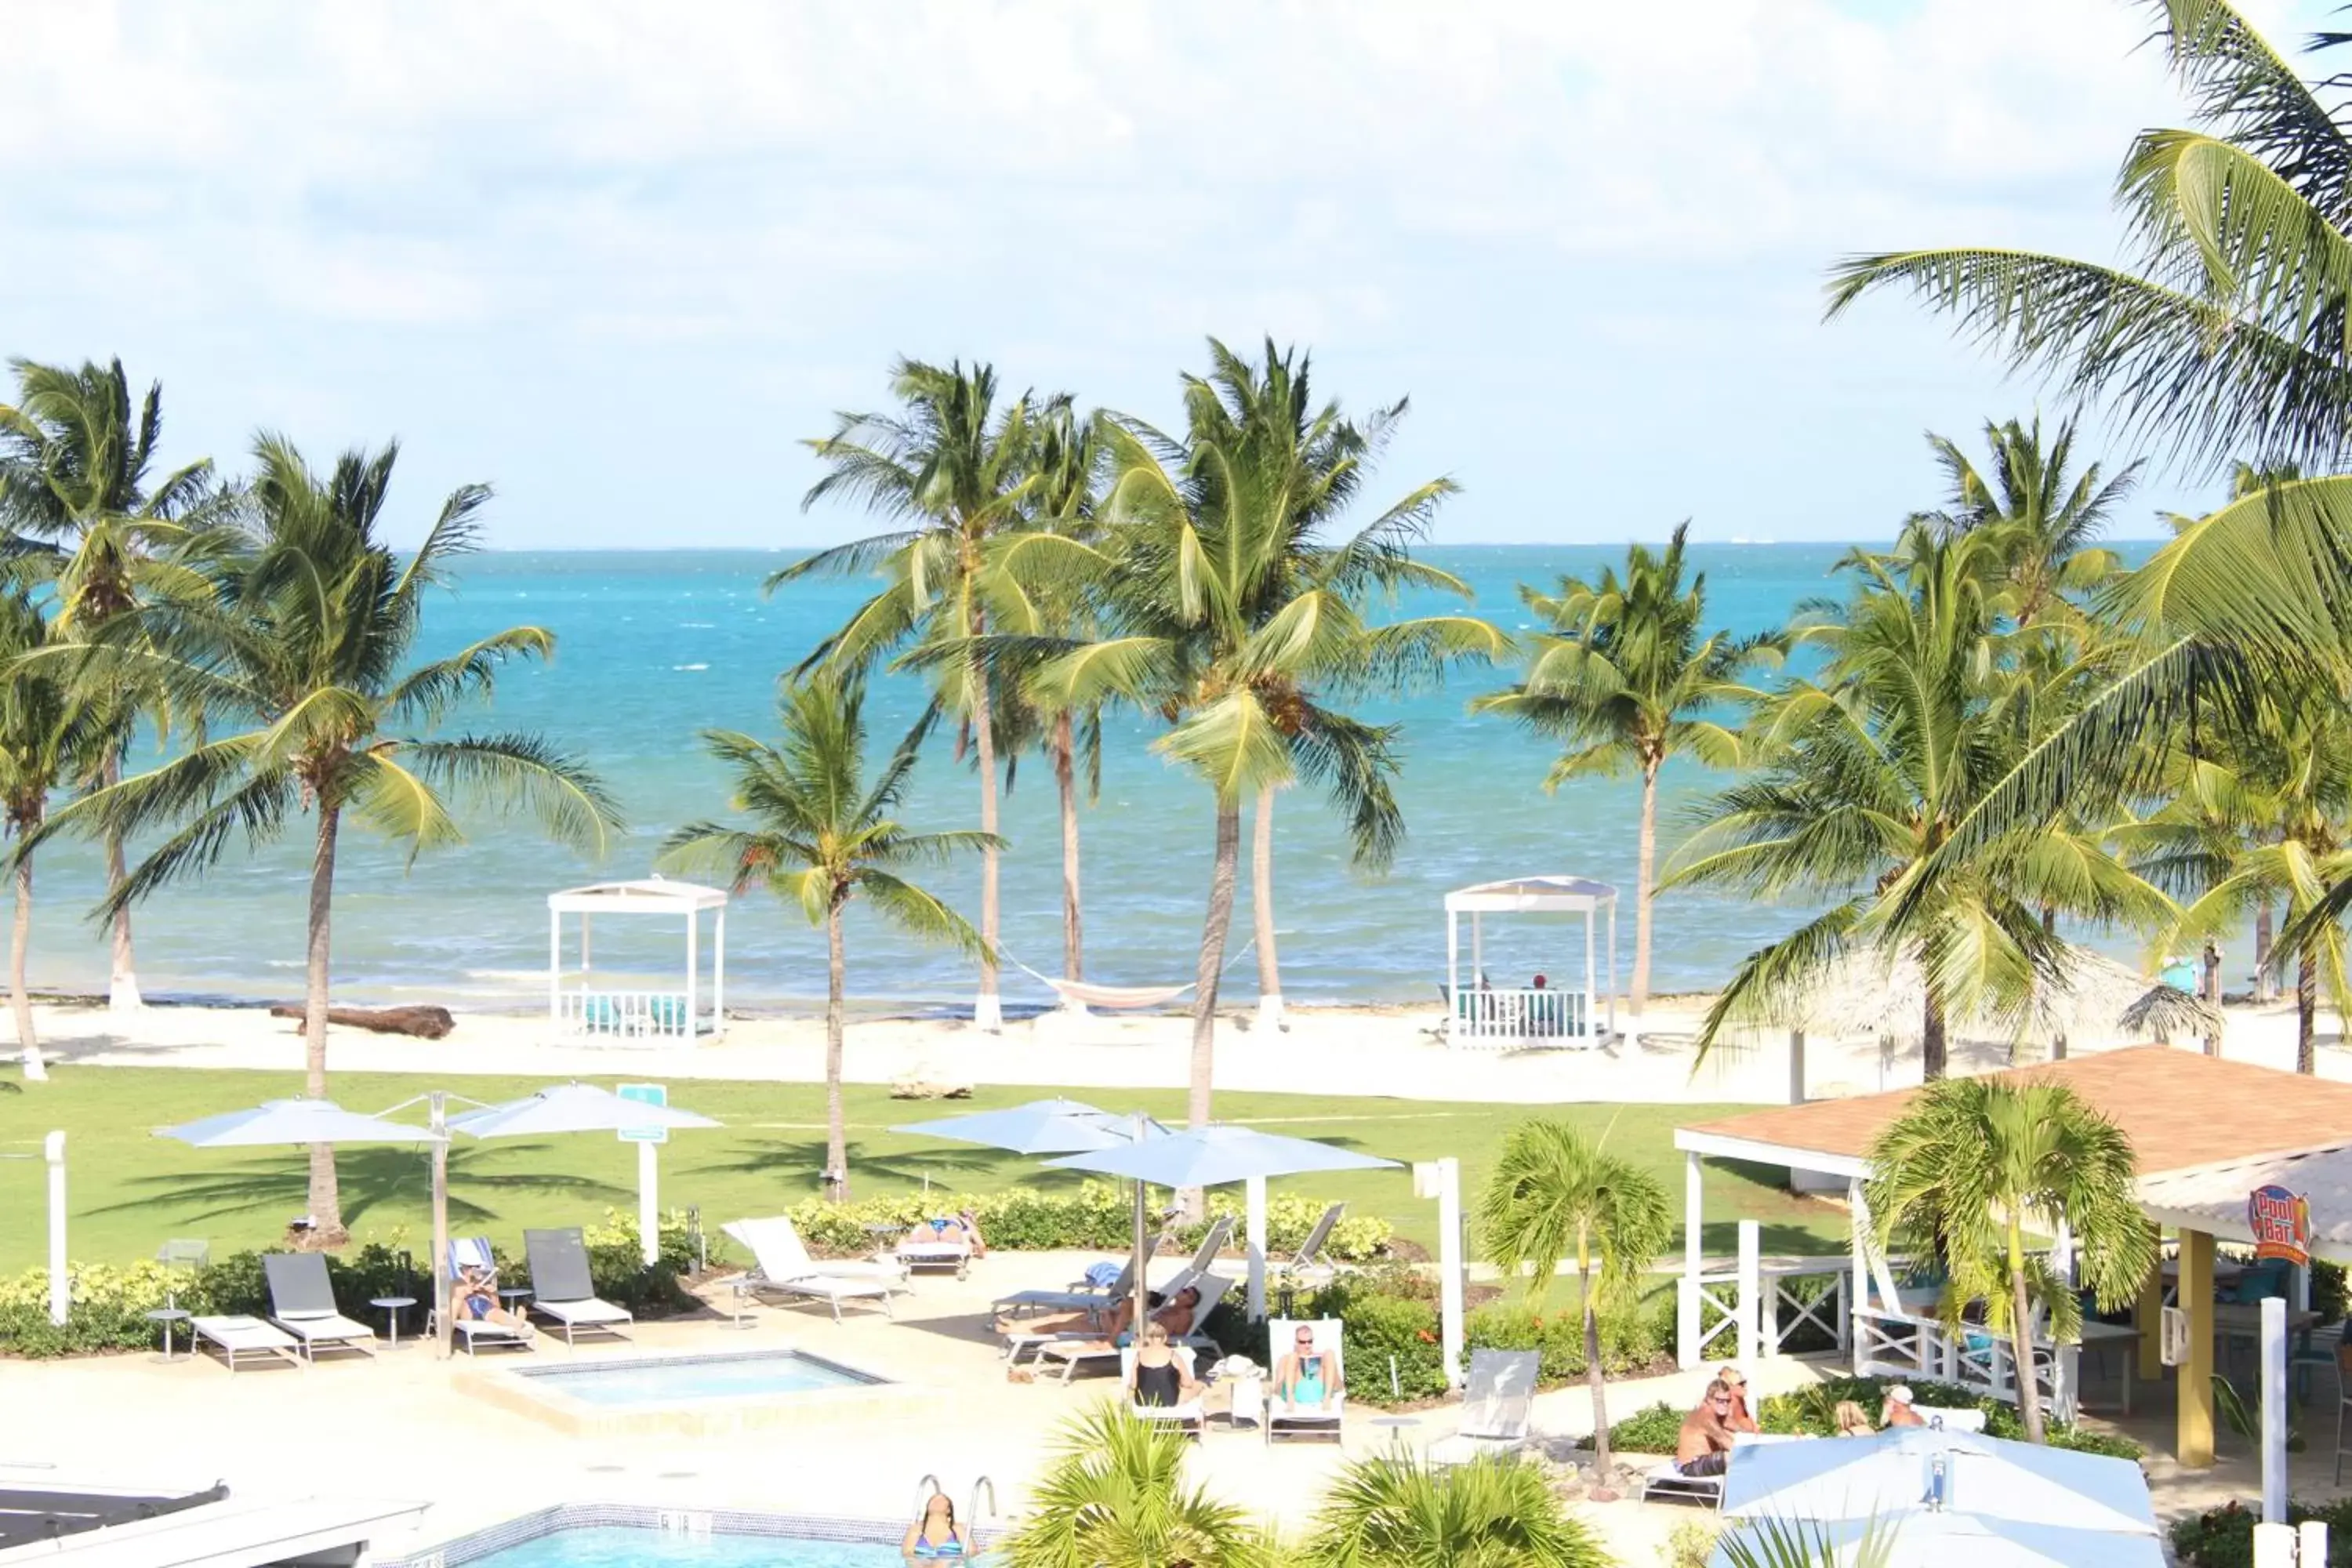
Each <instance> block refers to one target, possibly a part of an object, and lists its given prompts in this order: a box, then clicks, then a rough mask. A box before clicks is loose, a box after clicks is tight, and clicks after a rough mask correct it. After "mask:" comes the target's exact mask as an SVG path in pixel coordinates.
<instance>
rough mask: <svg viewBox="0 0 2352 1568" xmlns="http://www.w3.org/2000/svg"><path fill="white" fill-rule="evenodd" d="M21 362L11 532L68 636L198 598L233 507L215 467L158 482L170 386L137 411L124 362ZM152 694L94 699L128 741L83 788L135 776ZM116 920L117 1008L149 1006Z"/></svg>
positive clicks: (4, 494) (97, 750) (6, 475)
mask: <svg viewBox="0 0 2352 1568" xmlns="http://www.w3.org/2000/svg"><path fill="white" fill-rule="evenodd" d="M12 363H13V365H14V368H15V371H16V403H15V404H14V405H0V535H5V537H6V538H7V539H8V540H9V541H10V542H13V543H14V544H16V545H17V546H19V547H25V546H29V547H31V549H32V550H33V551H34V552H36V554H35V558H36V559H40V558H41V557H46V559H47V565H48V566H49V567H50V569H51V571H52V574H54V577H55V579H56V582H55V588H54V593H55V595H56V603H57V620H58V632H59V634H60V635H61V636H63V637H79V636H81V635H83V634H84V633H86V632H89V631H90V630H92V629H94V628H96V627H97V626H101V625H103V624H104V623H105V622H107V621H108V620H110V619H111V618H112V617H114V616H118V615H121V613H122V612H124V611H125V610H128V609H131V607H133V606H134V605H140V604H142V603H149V602H152V601H154V600H157V599H160V598H168V597H170V596H172V595H174V594H177V593H186V592H194V591H197V590H198V589H199V587H200V584H197V583H195V582H194V580H192V578H191V577H190V575H189V574H188V571H187V568H186V562H185V559H184V558H185V556H186V555H187V553H188V551H189V549H190V547H191V545H192V544H193V543H194V542H196V540H197V538H198V536H199V535H200V534H201V532H202V531H203V528H204V526H205V524H206V523H207V522H208V521H212V520H213V519H214V518H215V516H216V515H217V512H218V510H219V507H220V505H221V503H222V500H223V497H222V495H221V494H220V492H219V491H218V490H217V489H216V488H215V484H214V480H213V467H212V463H211V460H210V459H208V458H205V459H199V460H197V461H195V462H193V463H189V464H186V465H184V466H183V467H181V468H175V469H173V470H172V471H171V472H169V473H166V474H163V475H161V476H160V477H159V476H157V475H155V474H153V473H152V472H151V470H152V468H154V464H155V448H156V446H157V443H158V442H160V441H161V440H162V438H163V387H162V386H161V385H152V386H150V387H149V388H148V389H147V395H146V397H145V399H144V400H143V401H142V402H141V403H140V404H139V405H138V406H137V408H136V410H135V411H134V409H133V407H132V404H131V382H130V378H129V377H128V376H126V375H125V374H123V371H122V362H121V360H113V361H110V362H109V363H106V364H104V365H98V364H87V363H86V364H83V365H81V366H80V367H79V369H69V368H68V367H65V366H62V365H47V364H37V363H33V362H32V361H30V360H16V361H14V362H12ZM141 697H142V693H141V692H140V691H139V690H138V689H135V688H133V689H122V688H121V687H115V688H110V689H105V690H90V691H85V692H83V693H81V694H80V697H79V703H80V705H81V706H83V707H85V708H88V709H90V710H92V711H93V714H94V715H95V716H96V717H98V718H99V719H101V720H102V721H103V722H104V724H105V725H106V727H107V728H108V729H109V730H110V732H111V733H112V735H113V737H114V739H113V742H112V744H110V745H104V746H92V747H90V748H89V749H88V754H87V755H86V756H85V757H84V758H83V759H82V760H83V761H84V762H86V763H88V764H89V772H88V776H87V777H85V778H83V779H81V780H79V781H78V782H80V783H82V784H87V785H89V786H93V787H104V786H106V785H109V784H113V783H114V782H115V781H117V780H118V779H120V778H121V776H122V759H123V756H124V753H125V752H128V751H129V749H130V745H131V736H132V733H133V731H135V730H136V728H137V725H138V721H139V717H140V713H141V710H142V706H144V707H146V708H148V709H149V710H150V711H151V712H152V711H154V709H153V704H152V703H144V704H142V700H141ZM159 716H160V715H159ZM103 848H104V854H105V858H106V876H107V880H108V881H109V882H110V883H119V882H121V880H122V879H123V875H124V868H125V860H124V858H123V848H122V836H121V834H117V833H110V834H107V835H106V836H105V842H104V846H103ZM112 924H113V931H112V940H113V952H112V954H111V963H110V978H109V980H108V984H107V996H108V1001H109V1003H110V1005H111V1006H113V1007H114V1008H116V1009H117V1010H124V1009H136V1008H137V1007H138V1006H139V1005H140V1000H141V999H140V993H139V967H138V960H137V956H136V954H135V952H133V949H132V944H131V910H129V908H128V907H124V908H121V909H117V910H115V911H114V916H113V921H112Z"/></svg>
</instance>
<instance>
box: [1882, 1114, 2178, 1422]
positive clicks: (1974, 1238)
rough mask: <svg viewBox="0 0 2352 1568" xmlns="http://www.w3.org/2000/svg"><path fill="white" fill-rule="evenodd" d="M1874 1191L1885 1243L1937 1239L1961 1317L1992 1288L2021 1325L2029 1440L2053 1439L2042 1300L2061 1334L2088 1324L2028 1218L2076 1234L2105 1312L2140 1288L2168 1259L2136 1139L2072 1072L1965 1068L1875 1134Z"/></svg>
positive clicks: (1949, 1307) (1993, 1310) (2051, 1230)
mask: <svg viewBox="0 0 2352 1568" xmlns="http://www.w3.org/2000/svg"><path fill="white" fill-rule="evenodd" d="M1870 1163H1871V1168H1872V1171H1873V1175H1872V1176H1871V1178H1870V1183H1869V1187H1868V1190H1867V1197H1868V1201H1869V1204H1870V1212H1871V1214H1872V1215H1874V1224H1875V1225H1876V1226H1877V1229H1878V1245H1879V1246H1880V1247H1881V1248H1882V1249H1884V1248H1885V1247H1886V1246H1887V1245H1888V1244H1889V1243H1890V1242H1891V1241H1892V1240H1893V1239H1894V1238H1895V1237H1897V1236H1903V1237H1909V1238H1911V1239H1912V1240H1913V1241H1915V1242H1916V1244H1918V1245H1919V1246H1921V1247H1927V1248H1932V1249H1933V1251H1934V1252H1935V1254H1936V1256H1937V1258H1939V1259H1940V1260H1941V1262H1942V1263H1943V1265H1944V1269H1945V1276H1946V1278H1947V1279H1948V1281H1949V1283H1948V1286H1947V1287H1946V1289H1945V1292H1944V1300H1943V1312H1944V1316H1945V1319H1946V1321H1948V1323H1950V1324H1952V1325H1954V1326H1955V1328H1957V1325H1958V1321H1959V1315H1960V1311H1961V1310H1962V1309H1963V1308H1965V1307H1966V1306H1967V1305H1968V1304H1969V1302H1971V1301H1975V1300H1982V1301H1983V1302H1984V1304H1985V1321H1986V1323H1987V1325H1988V1326H1989V1327H1990V1329H1991V1330H1992V1331H1994V1332H1995V1333H2006V1334H2008V1335H2009V1338H2010V1344H2011V1354H2012V1355H2013V1357H2014V1359H2015V1364H2016V1367H2017V1377H2018V1394H2019V1399H2018V1408H2019V1410H2020V1411H2021V1413H2022V1415H2024V1418H2025V1436H2026V1438H2027V1440H2028V1441H2030V1442H2034V1443H2039V1442H2041V1441H2042V1440H2043V1438H2042V1395H2041V1391H2040V1388H2039V1385H2038V1384H2037V1383H2036V1381H2035V1377H2034V1372H2033V1345H2032V1335H2033V1324H2032V1304H2033V1303H2034V1302H2036V1301H2038V1302H2039V1303H2040V1304H2041V1306H2042V1310H2044V1311H2046V1312H2047V1313H2048V1314H2049V1318H2050V1330H2051V1337H2052V1338H2053V1340H2056V1341H2057V1342H2061V1343H2071V1342H2074V1341H2076V1340H2079V1339H2080V1338H2081V1337H2082V1331H2083V1307H2082V1302H2081V1300H2079V1299H2078V1298H2077V1296H2076V1294H2075V1289H2074V1287H2073V1286H2072V1285H2070V1284H2068V1283H2066V1282H2065V1281H2063V1280H2060V1279H2056V1278H2055V1277H2054V1276H2053V1274H2052V1273H2051V1271H2050V1269H2049V1268H2048V1266H2047V1265H2046V1264H2044V1263H2043V1262H2042V1260H2041V1259H2040V1258H2031V1257H2029V1256H2027V1254H2026V1250H2025V1234H2026V1231H2027V1229H2028V1228H2029V1227H2031V1228H2033V1229H2036V1230H2039V1231H2041V1232H2042V1234H2045V1235H2054V1234H2056V1232H2057V1228H2058V1226H2060V1225H2061V1224H2062V1223H2063V1225H2064V1226H2066V1227H2067V1229H2068V1230H2069V1232H2070V1233H2071V1234H2072V1236H2073V1237H2074V1255H2075V1258H2076V1267H2077V1268H2078V1269H2079V1271H2080V1280H2081V1283H2082V1284H2083V1285H2084V1286H2087V1287H2088V1288H2089V1289H2090V1292H2091V1294H2092V1297H2093V1298H2094V1299H2095V1300H2096V1301H2097V1302H2098V1306H2099V1310H2101V1311H2114V1310H2116V1309H2118V1308H2120V1307H2122V1306H2123V1305H2124V1304H2125V1303H2126V1302H2127V1301H2129V1300H2132V1299H2133V1297H2134V1296H2135V1295H2136V1294H2137V1291H2138V1289H2139V1287H2140V1282H2141V1281H2142V1280H2143V1279H2146V1278H2147V1271H2148V1270H2149V1269H2151V1268H2155V1267H2156V1233H2155V1231H2154V1229H2153V1228H2152V1227H2150V1226H2149V1225H2148V1223H2147V1219H2146V1218H2145V1217H2144V1216H2143V1215H2141V1213H2140V1210H2139V1205H2138V1203H2137V1199H2136V1196H2135V1192H2136V1183H2137V1173H2136V1171H2135V1169H2134V1162H2133V1156H2132V1147H2131V1140H2130V1139H2128V1138H2126V1137H2125V1136H2124V1134H2123V1132H2122V1131H2121V1130H2119V1129H2118V1128H2117V1127H2116V1124H2115V1123H2114V1122H2112V1121H2108V1120H2107V1119H2106V1118H2105V1117H2104V1116H2102V1115H2100V1114H2099V1112H2098V1111H2097V1110H2095V1109H2094V1108H2093V1107H2092V1106H2091V1105H2089V1104H2088V1103H2087V1102H2085V1101H2084V1100H2081V1099H2078V1098H2077V1097H2076V1096H2075V1094H2074V1090H2073V1089H2068V1088H2067V1087H2066V1086H2065V1085H2064V1084H2061V1083H2052V1082H2048V1081H2042V1082H2038V1083H2005V1082H2002V1081H2000V1080H1999V1079H1978V1078H1959V1079H1947V1080H1946V1081H1944V1082H1942V1083H1935V1084H1930V1085H1928V1086H1927V1089H1926V1090H1925V1091H1924V1092H1922V1093H1921V1094H1920V1096H1919V1097H1918V1098H1917V1099H1916V1100H1913V1101H1912V1102H1911V1104H1910V1106H1909V1107H1908V1109H1906V1110H1905V1111H1904V1113H1903V1114H1902V1115H1901V1116H1900V1117H1898V1118H1897V1119H1896V1120H1895V1122H1894V1123H1893V1124H1892V1125H1890V1126H1889V1127H1888V1128H1887V1129H1886V1130H1885V1131H1884V1132H1882V1133H1880V1134H1879V1136H1878V1139H1877V1141H1876V1142H1874V1144H1873V1145H1872V1147H1871V1152H1870Z"/></svg>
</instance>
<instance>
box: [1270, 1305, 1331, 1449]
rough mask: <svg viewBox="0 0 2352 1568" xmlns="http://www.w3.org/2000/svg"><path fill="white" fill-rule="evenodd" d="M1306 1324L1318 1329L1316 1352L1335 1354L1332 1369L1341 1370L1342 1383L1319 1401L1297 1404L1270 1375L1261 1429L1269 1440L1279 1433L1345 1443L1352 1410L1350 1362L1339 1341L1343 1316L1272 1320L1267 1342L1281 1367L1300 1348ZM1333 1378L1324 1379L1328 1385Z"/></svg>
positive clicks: (1277, 1369)
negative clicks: (1281, 1392) (1346, 1421)
mask: <svg viewBox="0 0 2352 1568" xmlns="http://www.w3.org/2000/svg"><path fill="white" fill-rule="evenodd" d="M1302 1328H1306V1329H1312V1330H1314V1331H1315V1349H1316V1352H1317V1353H1318V1354H1320V1355H1326V1356H1328V1357H1330V1358H1331V1366H1332V1371H1333V1372H1335V1373H1338V1374H1339V1375H1338V1378H1337V1382H1338V1383H1339V1388H1338V1389H1337V1390H1336V1391H1335V1392H1332V1393H1328V1394H1325V1395H1324V1396H1323V1398H1322V1401H1321V1402H1320V1403H1319V1404H1315V1405H1293V1404H1292V1403H1291V1402H1290V1401H1288V1400H1286V1399H1284V1398H1283V1397H1281V1396H1280V1395H1279V1394H1276V1393H1275V1391H1274V1380H1273V1379H1272V1378H1271V1377H1269V1378H1268V1379H1267V1380H1266V1390H1265V1421H1264V1422H1262V1423H1261V1424H1260V1429H1261V1430H1262V1431H1264V1432H1265V1440H1266V1441H1267V1442H1268V1443H1272V1442H1273V1441H1274V1440H1275V1439H1276V1438H1277V1437H1328V1438H1330V1439H1331V1441H1333V1442H1334V1443H1338V1444H1339V1445H1340V1446H1342V1447H1345V1446H1346V1444H1347V1441H1348V1439H1347V1436H1346V1433H1345V1431H1344V1430H1343V1421H1344V1417H1345V1416H1346V1415H1347V1414H1348V1362H1347V1357H1346V1355H1345V1353H1344V1352H1342V1350H1341V1348H1340V1343H1339V1319H1337V1318H1314V1319H1301V1320H1296V1321H1294V1320H1292V1319H1289V1318H1274V1319H1270V1320H1268V1321H1267V1325H1266V1343H1267V1345H1268V1346H1269V1347H1270V1354H1271V1357H1272V1360H1273V1362H1274V1369H1275V1371H1276V1372H1279V1371H1281V1369H1282V1359H1283V1357H1285V1356H1286V1355H1289V1354H1291V1353H1293V1352H1294V1351H1295V1349H1296V1348H1297V1344H1296V1342H1297V1334H1298V1331H1299V1330H1300V1329H1302ZM1333 1381H1334V1380H1333V1379H1332V1378H1331V1377H1329V1376H1326V1377H1325V1379H1324V1383H1325V1384H1326V1385H1327V1386H1328V1384H1331V1383H1332V1382H1333Z"/></svg>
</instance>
